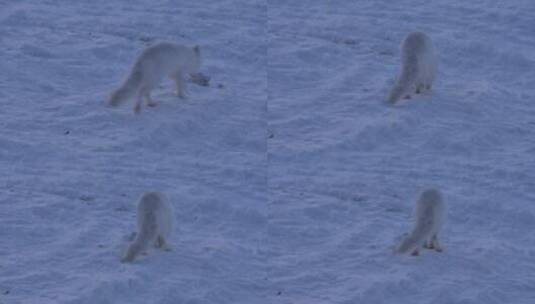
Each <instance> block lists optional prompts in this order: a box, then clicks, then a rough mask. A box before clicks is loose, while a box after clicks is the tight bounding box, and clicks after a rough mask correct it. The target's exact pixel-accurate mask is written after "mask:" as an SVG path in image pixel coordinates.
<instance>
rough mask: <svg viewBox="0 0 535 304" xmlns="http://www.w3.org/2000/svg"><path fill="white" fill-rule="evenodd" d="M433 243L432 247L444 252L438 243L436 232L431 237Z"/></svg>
mask: <svg viewBox="0 0 535 304" xmlns="http://www.w3.org/2000/svg"><path fill="white" fill-rule="evenodd" d="M431 245H432V247H431V248H432V249H435V251H437V252H442V247H441V246H440V244H439V243H438V238H437V235H436V234H435V235H433V236H432V237H431Z"/></svg>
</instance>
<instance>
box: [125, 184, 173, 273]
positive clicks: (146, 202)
mask: <svg viewBox="0 0 535 304" xmlns="http://www.w3.org/2000/svg"><path fill="white" fill-rule="evenodd" d="M137 229H138V231H137V234H136V238H135V240H134V241H133V242H132V243H131V244H130V246H129V247H128V249H127V251H126V254H125V255H124V256H123V258H122V260H121V261H122V262H131V261H133V260H134V259H135V258H136V256H137V255H139V254H140V253H141V252H142V251H144V250H145V249H146V248H147V247H148V246H149V245H150V244H154V245H155V246H156V247H158V248H163V249H167V248H168V247H167V240H168V238H169V236H170V235H171V231H172V230H173V208H172V207H171V204H170V203H169V201H168V200H167V198H166V197H165V196H164V195H163V194H161V193H159V192H147V193H145V194H143V196H142V197H141V199H140V200H139V203H138V206H137Z"/></svg>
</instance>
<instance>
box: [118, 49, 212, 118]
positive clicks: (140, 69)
mask: <svg viewBox="0 0 535 304" xmlns="http://www.w3.org/2000/svg"><path fill="white" fill-rule="evenodd" d="M200 66H201V54H200V49H199V46H194V47H187V46H183V45H178V44H174V43H169V42H161V43H158V44H155V45H153V46H150V47H148V48H147V49H145V50H144V51H143V52H142V53H141V55H140V56H139V57H138V58H137V60H136V62H135V63H134V66H133V67H132V69H131V71H130V74H129V75H128V77H127V78H126V80H125V81H124V83H123V84H122V85H121V87H120V88H118V89H117V90H115V91H114V92H113V93H112V94H111V97H110V99H109V104H110V105H111V106H113V107H116V106H118V105H119V104H121V103H122V102H124V101H126V100H128V99H130V98H132V97H134V96H135V97H136V105H135V107H134V112H135V113H139V111H140V110H141V104H142V102H143V99H145V101H146V102H147V105H148V106H151V107H153V106H156V105H157V103H156V102H154V101H153V100H152V99H151V97H150V92H151V90H153V89H154V88H155V87H156V86H157V85H158V84H159V83H160V81H161V80H162V79H163V78H164V77H167V76H169V77H171V78H172V79H174V80H175V82H176V88H177V95H178V96H179V97H180V98H185V92H184V91H185V85H186V84H185V77H186V76H187V75H188V74H189V75H191V76H192V77H197V78H199V77H201V76H202V74H200V72H199V69H200Z"/></svg>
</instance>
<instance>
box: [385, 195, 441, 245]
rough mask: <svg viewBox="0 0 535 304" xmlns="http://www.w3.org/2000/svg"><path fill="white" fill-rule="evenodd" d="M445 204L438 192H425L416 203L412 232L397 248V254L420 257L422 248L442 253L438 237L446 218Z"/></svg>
mask: <svg viewBox="0 0 535 304" xmlns="http://www.w3.org/2000/svg"><path fill="white" fill-rule="evenodd" d="M445 208H446V207H445V204H444V202H443V200H442V195H441V194H440V192H439V191H438V190H435V189H428V190H425V191H424V192H423V193H422V194H421V195H420V198H419V199H418V201H417V202H416V212H415V213H416V214H415V216H416V219H415V225H414V228H413V230H412V232H411V233H410V234H409V235H408V236H406V237H405V238H404V239H403V240H402V241H401V244H400V245H399V246H398V247H397V248H396V250H395V252H396V253H408V252H411V253H412V255H418V254H419V253H418V251H419V249H420V247H421V246H422V245H423V247H425V248H429V249H435V250H436V251H438V252H441V251H442V248H441V247H440V244H439V243H438V238H437V235H438V233H439V232H440V228H441V227H442V222H443V221H444V217H445Z"/></svg>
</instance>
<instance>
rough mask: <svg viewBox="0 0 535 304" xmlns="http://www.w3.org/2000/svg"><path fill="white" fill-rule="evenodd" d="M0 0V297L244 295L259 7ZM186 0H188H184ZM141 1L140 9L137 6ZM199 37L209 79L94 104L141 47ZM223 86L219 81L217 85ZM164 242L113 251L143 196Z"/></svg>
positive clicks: (259, 129) (147, 299)
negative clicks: (183, 95)
mask: <svg viewBox="0 0 535 304" xmlns="http://www.w3.org/2000/svg"><path fill="white" fill-rule="evenodd" d="M182 2H183V3H181V4H179V3H177V2H173V1H160V2H158V3H153V2H149V1H130V0H128V1H126V0H125V1H63V2H59V1H0V100H1V103H0V104H1V111H0V126H1V128H2V129H1V131H0V166H1V169H2V175H1V177H0V186H1V196H0V223H1V226H2V228H1V229H0V239H1V242H0V259H1V260H0V303H2V304H4V303H6V304H11V303H21V304H26V303H39V304H42V303H43V304H46V303H91V304H94V303H99V304H100V303H189V304H193V303H195V304H200V303H254V302H255V301H256V300H257V299H258V295H259V294H261V293H262V288H263V287H262V284H261V283H262V281H259V280H258V278H264V277H265V273H266V271H265V267H266V266H265V265H266V262H265V255H264V254H263V253H262V250H263V249H262V247H261V246H262V244H263V243H264V238H265V236H266V229H265V228H266V224H267V222H266V214H267V204H266V201H267V189H266V154H265V151H266V125H267V123H266V101H267V98H266V95H267V94H266V90H267V81H266V59H267V58H266V47H267V45H266V41H267V37H266V32H265V30H266V27H265V24H266V5H265V3H262V2H258V3H252V2H250V1H246V0H244V1H234V0H233V1H221V0H217V1H189V2H187V1H182ZM186 3H187V4H186ZM149 4H150V5H149ZM162 40H165V41H175V42H179V43H184V44H200V45H201V52H202V54H203V56H204V58H205V60H204V67H203V72H204V73H205V74H207V75H210V76H211V77H212V80H211V86H210V87H200V86H195V85H192V84H189V86H188V91H189V98H188V99H187V100H185V101H183V100H179V99H178V98H177V97H175V96H174V95H173V94H174V92H173V90H174V87H173V83H172V81H166V82H164V83H162V88H161V89H158V90H156V91H155V92H154V94H153V95H154V96H153V97H154V99H155V100H157V101H159V102H160V106H158V107H156V108H143V109H142V112H141V114H140V115H137V116H136V115H134V113H133V111H132V108H133V103H132V102H131V103H128V104H125V105H123V106H122V107H120V108H118V109H110V108H107V107H105V106H104V101H105V100H106V98H107V96H108V95H109V94H110V92H111V91H112V90H113V89H114V88H116V87H117V86H118V85H119V84H120V82H121V81H122V79H124V77H125V76H126V73H127V72H128V70H129V68H130V65H131V64H132V63H133V61H134V59H135V57H136V56H137V55H138V54H139V53H140V52H141V50H142V49H143V48H144V47H145V46H146V45H148V44H150V43H153V42H155V41H162ZM220 84H221V85H222V86H223V87H222V88H219V87H218V86H219V85H220ZM153 189H156V190H160V191H162V192H165V193H166V194H167V195H168V196H169V198H170V200H171V201H172V203H173V205H174V207H175V213H176V214H175V217H176V224H177V225H176V229H175V234H174V236H173V237H172V238H171V245H172V246H173V251H172V252H170V253H168V252H161V251H150V252H149V255H148V256H146V257H143V258H142V259H139V260H138V261H135V262H134V263H133V264H121V263H119V258H120V256H121V254H122V253H123V251H124V249H125V248H126V246H127V243H128V240H127V239H128V236H130V234H131V232H132V231H134V229H135V210H136V209H135V207H136V206H135V203H136V200H137V199H138V198H139V196H140V195H141V194H142V193H143V192H144V191H149V190H153Z"/></svg>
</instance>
